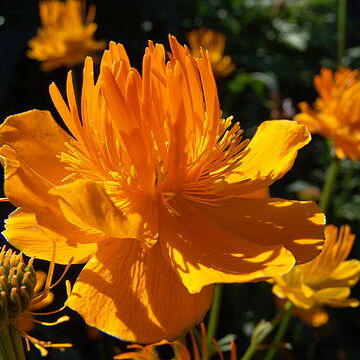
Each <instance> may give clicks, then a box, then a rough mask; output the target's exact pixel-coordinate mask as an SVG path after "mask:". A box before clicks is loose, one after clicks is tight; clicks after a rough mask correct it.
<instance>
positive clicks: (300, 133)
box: [225, 120, 311, 193]
mask: <svg viewBox="0 0 360 360" xmlns="http://www.w3.org/2000/svg"><path fill="white" fill-rule="evenodd" d="M310 139H311V137H310V134H309V132H308V131H307V130H306V128H305V126H304V125H299V124H297V123H296V122H294V121H288V120H272V121H265V122H263V123H262V124H261V125H260V126H259V127H258V130H257V131H256V134H255V135H254V137H253V139H252V140H251V141H250V143H249V145H248V146H247V148H246V150H245V151H248V153H247V154H246V155H245V156H244V157H243V159H242V161H241V164H240V166H239V167H238V168H236V169H235V170H234V171H233V172H232V173H231V174H230V175H228V176H227V177H226V178H225V181H226V182H227V183H228V184H236V183H239V182H243V181H245V183H242V184H240V185H239V189H238V191H239V192H242V193H247V192H251V191H255V190H257V189H259V188H263V187H266V186H269V185H271V184H272V183H273V182H274V181H275V180H277V179H279V178H281V177H282V176H283V175H284V174H285V173H286V172H288V171H289V170H290V169H291V167H292V166H293V163H294V161H295V158H296V156H297V153H298V150H299V149H301V148H302V147H303V146H305V145H306V144H307V143H308V142H309V141H310ZM229 191H231V190H230V189H229Z"/></svg>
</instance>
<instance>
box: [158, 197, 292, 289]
mask: <svg viewBox="0 0 360 360" xmlns="http://www.w3.org/2000/svg"><path fill="white" fill-rule="evenodd" d="M239 201H240V200H239ZM254 201H256V200H254ZM259 201H261V200H259ZM172 207H173V208H174V209H176V211H177V213H178V215H175V216H173V215H169V214H166V213H165V211H164V213H163V214H162V216H161V218H160V229H159V231H160V233H159V242H160V243H161V245H162V247H163V252H164V254H165V256H167V257H168V260H169V261H170V264H171V265H172V266H173V267H174V269H175V270H176V271H177V272H178V274H179V276H180V277H181V279H182V281H183V283H184V284H185V286H186V287H187V288H188V290H189V291H190V292H191V293H196V292H198V291H200V289H201V288H202V287H203V286H206V285H209V284H214V283H221V282H224V283H231V282H248V281H255V280H260V279H264V278H267V277H270V276H274V275H276V274H283V273H286V272H287V271H289V270H290V269H291V268H292V267H293V265H294V263H295V259H294V256H293V255H292V254H291V253H290V252H289V251H288V250H286V249H285V248H284V247H283V244H282V243H281V239H280V240H279V243H275V244H271V243H267V244H259V243H257V242H255V241H252V238H251V237H248V234H247V232H246V228H243V229H242V230H241V231H236V232H235V231H233V230H234V229H231V226H229V227H228V228H227V227H225V226H222V220H223V219H222V217H221V216H220V218H219V219H218V218H215V214H210V213H206V212H205V211H203V208H202V207H201V206H199V208H196V205H195V204H193V203H191V202H189V201H184V200H180V199H178V200H176V201H174V203H173V204H172ZM205 208H207V207H205ZM214 209H218V212H217V214H220V213H221V206H220V207H214ZM234 211H236V209H235V210H234ZM240 216H241V214H239V217H240ZM258 218H261V216H258ZM265 225H266V224H265ZM273 227H274V226H273ZM267 229H269V230H271V227H270V226H267V227H264V228H263V229H262V224H261V223H260V224H258V233H261V232H262V231H263V230H264V231H266V230H267ZM274 234H279V235H280V236H281V235H282V236H283V240H285V238H284V237H285V236H286V235H287V233H286V231H285V232H283V233H281V232H279V233H276V232H274ZM270 235H271V233H270Z"/></svg>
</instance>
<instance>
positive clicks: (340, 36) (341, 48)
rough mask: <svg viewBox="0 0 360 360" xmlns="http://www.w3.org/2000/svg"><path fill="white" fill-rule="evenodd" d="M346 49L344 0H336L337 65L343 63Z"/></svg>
mask: <svg viewBox="0 0 360 360" xmlns="http://www.w3.org/2000/svg"><path fill="white" fill-rule="evenodd" d="M345 49H346V0H339V1H338V11H337V60H338V66H339V67H341V66H342V65H343V61H344V57H345Z"/></svg>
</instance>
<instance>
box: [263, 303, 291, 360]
mask: <svg viewBox="0 0 360 360" xmlns="http://www.w3.org/2000/svg"><path fill="white" fill-rule="evenodd" d="M293 307H294V305H293V304H292V303H291V302H290V301H288V302H287V303H286V304H285V306H284V310H285V312H284V315H283V317H282V319H281V322H280V325H279V327H278V329H277V332H276V334H275V336H274V340H273V342H272V344H271V347H270V349H269V350H268V352H267V353H266V356H265V358H264V360H272V359H273V358H274V356H275V354H276V352H277V350H278V348H279V344H280V342H281V340H282V338H283V337H284V334H285V332H286V330H287V328H288V326H289V323H290V319H291V317H292V311H293Z"/></svg>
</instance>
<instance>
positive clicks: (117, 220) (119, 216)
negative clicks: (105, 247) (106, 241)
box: [49, 180, 141, 238]
mask: <svg viewBox="0 0 360 360" xmlns="http://www.w3.org/2000/svg"><path fill="white" fill-rule="evenodd" d="M49 193H50V194H52V195H55V196H56V197H57V198H58V199H59V204H60V208H61V210H62V212H63V214H64V216H65V218H66V219H67V220H68V221H69V222H70V223H71V224H74V225H76V226H78V227H79V228H80V229H83V230H86V231H94V230H95V231H96V232H98V233H104V234H106V235H107V236H109V237H115V238H125V237H126V238H128V237H132V238H136V237H137V234H138V230H139V226H140V223H141V217H140V215H138V214H129V215H127V216H125V215H123V213H122V212H121V211H120V210H119V209H118V208H116V207H115V205H114V204H113V203H112V201H111V199H110V198H109V196H108V195H107V194H106V192H105V190H104V189H103V186H102V185H101V184H98V183H95V182H93V181H89V180H76V181H74V182H72V183H70V184H66V185H62V186H58V187H56V188H53V189H51V190H50V192H49Z"/></svg>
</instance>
